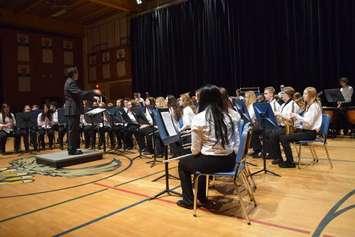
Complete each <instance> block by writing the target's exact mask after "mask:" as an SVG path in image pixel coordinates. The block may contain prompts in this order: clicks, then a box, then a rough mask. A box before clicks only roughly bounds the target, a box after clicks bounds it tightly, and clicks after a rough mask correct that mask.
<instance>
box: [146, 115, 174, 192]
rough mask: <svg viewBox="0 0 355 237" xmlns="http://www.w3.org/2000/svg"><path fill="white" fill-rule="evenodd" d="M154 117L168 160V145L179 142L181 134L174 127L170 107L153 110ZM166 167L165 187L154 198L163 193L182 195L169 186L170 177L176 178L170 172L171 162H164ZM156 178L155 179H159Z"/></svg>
mask: <svg viewBox="0 0 355 237" xmlns="http://www.w3.org/2000/svg"><path fill="white" fill-rule="evenodd" d="M153 113H154V117H155V119H156V121H155V122H156V124H157V126H158V130H159V136H160V138H161V140H162V142H163V144H164V146H165V157H164V160H165V161H168V159H169V152H168V146H169V144H171V143H174V142H177V141H179V140H180V136H179V133H178V131H177V130H176V128H175V127H174V124H173V121H172V118H171V116H170V113H169V109H157V110H156V111H153ZM164 168H165V174H164V175H163V176H162V177H159V178H158V179H160V178H163V177H165V189H164V190H163V191H161V192H160V193H158V194H156V195H155V196H154V197H152V199H154V198H157V197H159V196H161V195H163V194H168V195H172V194H175V195H178V196H181V194H180V193H178V192H176V191H174V190H172V189H171V188H170V186H169V178H171V177H173V178H176V177H174V176H172V175H170V174H169V162H164ZM158 179H155V180H158Z"/></svg>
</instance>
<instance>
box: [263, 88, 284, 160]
mask: <svg viewBox="0 0 355 237" xmlns="http://www.w3.org/2000/svg"><path fill="white" fill-rule="evenodd" d="M275 96H276V91H275V88H274V87H272V86H268V87H266V88H265V89H264V97H265V101H266V102H267V103H269V104H270V106H271V109H272V112H273V113H274V114H275V113H278V111H279V110H280V108H281V105H280V104H279V102H278V101H277V100H276V99H275ZM274 133H277V135H278V129H268V131H267V132H265V133H264V143H263V145H264V152H265V154H266V156H267V157H271V155H270V154H271V153H272V149H273V148H272V146H273V145H274V144H275V143H274V142H273V141H272V140H273V139H274V135H273V134H274ZM271 158H272V157H271Z"/></svg>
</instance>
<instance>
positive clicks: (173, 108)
mask: <svg viewBox="0 0 355 237" xmlns="http://www.w3.org/2000/svg"><path fill="white" fill-rule="evenodd" d="M166 101H167V104H168V108H169V111H170V115H171V117H172V118H173V122H174V125H175V127H176V128H177V129H178V130H180V128H182V127H183V120H182V109H181V106H180V105H179V103H178V101H177V99H176V98H175V96H173V95H168V96H167V97H166Z"/></svg>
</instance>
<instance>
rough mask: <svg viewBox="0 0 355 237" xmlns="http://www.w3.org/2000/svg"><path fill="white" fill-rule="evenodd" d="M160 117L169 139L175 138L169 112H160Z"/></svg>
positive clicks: (175, 133)
mask: <svg viewBox="0 0 355 237" xmlns="http://www.w3.org/2000/svg"><path fill="white" fill-rule="evenodd" d="M161 116H162V118H163V122H164V125H165V127H166V130H167V131H168V134H169V136H170V137H172V136H176V135H177V132H176V130H175V127H174V124H173V121H172V119H171V116H170V113H169V112H161Z"/></svg>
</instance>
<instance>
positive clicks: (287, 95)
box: [275, 86, 301, 127]
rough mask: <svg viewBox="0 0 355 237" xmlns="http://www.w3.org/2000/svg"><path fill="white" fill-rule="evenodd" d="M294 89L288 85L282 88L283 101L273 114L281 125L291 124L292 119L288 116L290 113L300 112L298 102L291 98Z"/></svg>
mask: <svg viewBox="0 0 355 237" xmlns="http://www.w3.org/2000/svg"><path fill="white" fill-rule="evenodd" d="M295 92H296V91H295V89H293V88H292V87H290V86H286V87H284V88H283V93H282V97H281V99H282V101H283V102H284V103H283V104H282V105H281V107H280V110H279V111H277V112H275V116H276V118H277V120H278V123H279V125H280V126H281V127H285V126H292V125H293V123H294V121H293V120H292V119H291V118H290V114H291V113H300V112H301V109H300V107H299V106H298V104H297V103H296V102H295V101H294V100H293V96H294V94H295Z"/></svg>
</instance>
